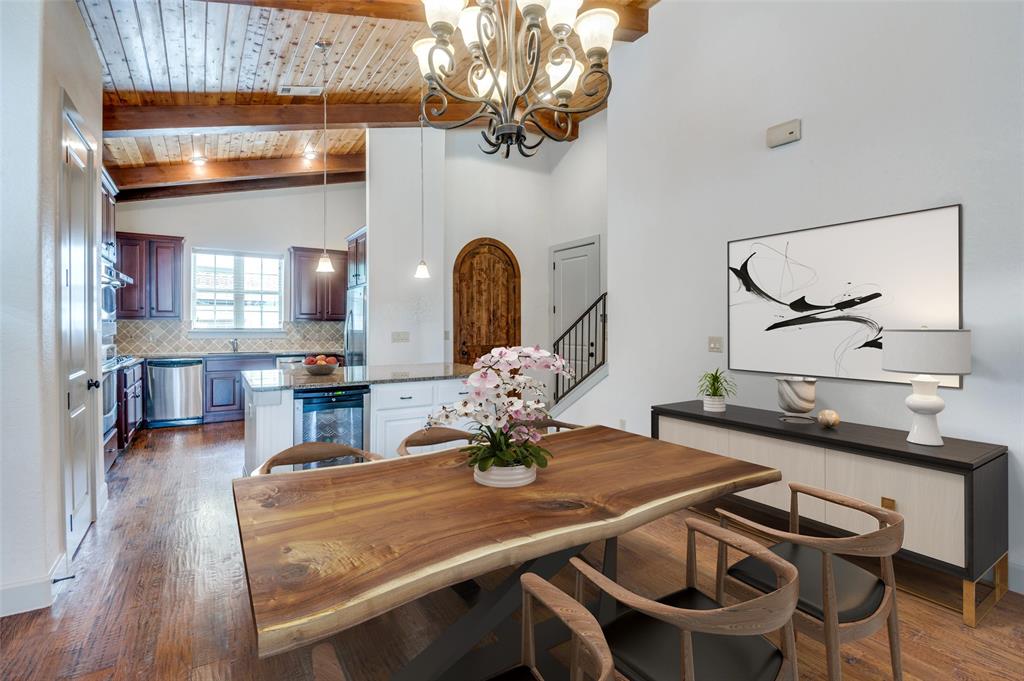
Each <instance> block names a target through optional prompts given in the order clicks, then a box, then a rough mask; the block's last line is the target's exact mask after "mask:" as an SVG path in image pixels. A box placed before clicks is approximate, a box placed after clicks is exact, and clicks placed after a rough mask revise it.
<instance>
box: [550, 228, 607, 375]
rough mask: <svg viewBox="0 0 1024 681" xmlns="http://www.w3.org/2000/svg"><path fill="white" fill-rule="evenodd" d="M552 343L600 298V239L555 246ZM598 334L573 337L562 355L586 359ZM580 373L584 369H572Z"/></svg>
mask: <svg viewBox="0 0 1024 681" xmlns="http://www.w3.org/2000/svg"><path fill="white" fill-rule="evenodd" d="M551 277H552V279H551V298H552V300H551V317H552V319H551V334H552V336H551V339H552V341H554V340H556V339H557V338H558V337H559V336H561V335H562V333H563V332H565V331H566V329H568V328H569V326H570V325H571V324H572V323H573V322H575V321H576V320H577V319H578V318H579V316H580V315H581V314H583V313H584V312H585V311H586V309H587V308H588V307H590V305H591V304H592V303H593V302H594V301H595V300H597V297H598V296H599V295H601V248H600V244H599V242H598V239H597V237H594V238H592V239H585V240H582V241H575V242H572V243H569V244H565V245H563V246H555V247H554V248H553V249H552V252H551ZM598 336H599V334H597V333H593V334H581V335H580V336H578V337H577V336H574V337H573V338H574V339H575V340H572V341H571V342H572V344H573V346H574V347H572V348H571V349H569V348H565V347H563V348H561V349H560V350H559V351H560V352H562V354H563V355H566V356H568V357H571V358H585V357H586V356H587V354H588V350H593V349H594V348H587V347H584V346H585V345H589V344H590V343H597V342H600V339H599V337H598ZM573 368H574V369H575V370H576V371H577V373H579V371H580V370H581V369H582V367H573Z"/></svg>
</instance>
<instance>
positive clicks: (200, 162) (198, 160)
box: [192, 156, 206, 166]
mask: <svg viewBox="0 0 1024 681" xmlns="http://www.w3.org/2000/svg"><path fill="white" fill-rule="evenodd" d="M192 165H194V166H205V165H206V157H205V156H193V157H192Z"/></svg>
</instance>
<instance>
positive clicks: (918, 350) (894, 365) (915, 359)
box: [882, 329, 971, 375]
mask: <svg viewBox="0 0 1024 681" xmlns="http://www.w3.org/2000/svg"><path fill="white" fill-rule="evenodd" d="M882 333H883V340H882V369H884V370H885V371H898V372H901V373H906V374H939V375H963V374H969V373H971V332H970V331H969V330H967V329H886V330H885V331H883V332H882Z"/></svg>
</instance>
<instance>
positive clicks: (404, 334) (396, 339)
mask: <svg viewBox="0 0 1024 681" xmlns="http://www.w3.org/2000/svg"><path fill="white" fill-rule="evenodd" d="M391 342H392V343H408V342H409V332H408V331H392V332H391Z"/></svg>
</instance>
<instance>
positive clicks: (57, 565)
mask: <svg viewBox="0 0 1024 681" xmlns="http://www.w3.org/2000/svg"><path fill="white" fill-rule="evenodd" d="M64 564H65V560H64V554H63V553H62V554H61V555H60V556H58V557H57V560H55V561H53V565H51V566H50V570H49V572H48V573H47V574H46V576H45V577H40V578H38V579H28V580H24V581H21V582H15V583H14V584H7V585H4V586H2V587H0V617H6V616H7V615H16V614H18V613H19V612H28V611H29V610H38V609H39V608H48V607H50V606H51V605H53V600H54V599H55V598H56V597H57V594H58V593H60V590H61V589H62V588H64V583H63V582H58V583H57V584H54V583H53V580H54V578H56V577H57V576H62V573H63V569H64Z"/></svg>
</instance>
